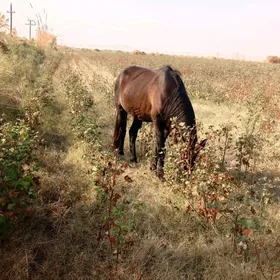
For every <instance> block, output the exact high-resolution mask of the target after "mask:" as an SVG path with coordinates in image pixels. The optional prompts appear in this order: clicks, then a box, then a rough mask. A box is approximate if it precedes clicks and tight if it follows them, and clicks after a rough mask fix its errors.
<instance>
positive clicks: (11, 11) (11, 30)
mask: <svg viewBox="0 0 280 280" xmlns="http://www.w3.org/2000/svg"><path fill="white" fill-rule="evenodd" d="M7 13H8V14H10V35H11V36H13V14H14V13H15V11H13V4H12V3H11V4H10V11H7Z"/></svg>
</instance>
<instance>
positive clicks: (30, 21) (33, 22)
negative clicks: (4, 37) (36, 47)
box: [25, 19, 36, 40]
mask: <svg viewBox="0 0 280 280" xmlns="http://www.w3.org/2000/svg"><path fill="white" fill-rule="evenodd" d="M28 21H29V23H26V24H25V25H29V40H30V39H31V28H32V26H34V25H36V23H35V20H32V19H28Z"/></svg>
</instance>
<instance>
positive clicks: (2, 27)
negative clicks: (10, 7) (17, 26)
mask: <svg viewBox="0 0 280 280" xmlns="http://www.w3.org/2000/svg"><path fill="white" fill-rule="evenodd" d="M8 28H9V24H8V19H6V17H5V15H3V14H1V13H0V31H7V30H8Z"/></svg>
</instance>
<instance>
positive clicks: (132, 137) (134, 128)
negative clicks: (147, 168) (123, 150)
mask: <svg viewBox="0 0 280 280" xmlns="http://www.w3.org/2000/svg"><path fill="white" fill-rule="evenodd" d="M141 126H142V121H140V120H139V119H138V118H137V117H134V119H133V123H132V125H131V127H130V129H129V141H130V157H131V158H130V161H131V162H137V157H136V147H135V142H136V138H137V133H138V130H139V129H140V128H141Z"/></svg>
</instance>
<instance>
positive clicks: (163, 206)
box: [0, 49, 280, 280]
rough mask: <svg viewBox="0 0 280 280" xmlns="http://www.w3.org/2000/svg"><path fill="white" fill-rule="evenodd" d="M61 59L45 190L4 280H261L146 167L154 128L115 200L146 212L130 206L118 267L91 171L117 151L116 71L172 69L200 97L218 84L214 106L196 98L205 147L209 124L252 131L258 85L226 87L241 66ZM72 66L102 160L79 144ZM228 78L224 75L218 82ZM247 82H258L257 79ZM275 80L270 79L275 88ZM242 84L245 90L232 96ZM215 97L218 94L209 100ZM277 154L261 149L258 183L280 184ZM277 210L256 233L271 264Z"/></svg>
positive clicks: (7, 249) (15, 237) (82, 56)
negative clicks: (224, 95) (249, 99)
mask: <svg viewBox="0 0 280 280" xmlns="http://www.w3.org/2000/svg"><path fill="white" fill-rule="evenodd" d="M64 51H65V54H64V59H63V60H62V62H61V64H60V66H59V69H58V70H57V71H56V73H55V74H54V77H53V79H54V80H53V81H54V86H55V90H54V93H53V101H52V103H51V104H52V105H51V106H50V105H49V106H47V107H46V108H44V109H43V111H42V112H43V116H42V117H43V120H42V124H41V127H40V129H41V130H42V133H45V135H48V136H47V137H46V138H47V140H48V145H47V146H46V147H44V148H42V149H40V159H41V162H42V164H43V167H42V169H41V170H40V171H39V176H40V178H41V180H40V181H41V185H40V187H39V189H38V197H37V200H36V204H35V208H34V212H33V213H32V215H31V216H30V217H29V218H26V219H25V221H24V222H22V223H20V224H18V225H17V228H16V229H15V231H14V233H13V234H12V235H11V238H10V240H9V242H5V243H4V244H3V246H2V247H1V249H0V254H1V260H0V275H1V279H129V280H130V279H135V280H136V279H137V280H140V279H141V280H154V279H167V280H168V279H215V280H216V279H217V280H218V279H264V278H263V276H262V274H261V272H260V270H259V268H258V264H259V260H258V256H257V255H256V253H255V251H254V248H253V247H252V248H250V251H249V260H248V261H247V262H245V261H244V256H243V255H242V254H237V253H236V252H234V251H233V246H232V243H231V240H230V238H229V237H228V235H227V234H228V231H229V229H228V224H227V223H226V222H225V221H223V218H221V220H220V221H219V225H220V227H219V230H217V229H216V228H215V227H212V226H211V224H207V223H204V222H202V220H201V219H200V218H199V217H197V215H195V214H194V215H190V214H188V213H186V212H185V208H186V199H185V198H184V196H183V195H182V194H181V193H178V192H177V193H176V192H175V191H174V189H176V187H177V186H176V185H175V184H174V185H170V184H168V183H164V184H162V183H160V182H159V181H158V180H157V179H156V178H155V177H154V176H153V175H152V174H150V172H149V165H148V164H149V159H147V158H146V156H145V154H146V152H147V150H149V149H148V147H147V142H145V141H150V140H147V138H149V137H150V134H151V132H150V131H149V130H148V128H143V129H142V130H141V132H140V135H139V140H138V143H137V145H138V146H137V148H138V150H137V152H138V154H139V160H140V162H139V163H138V164H136V165H134V166H130V167H128V169H127V170H126V171H125V173H124V174H122V175H120V176H119V177H118V180H117V184H116V191H117V192H118V193H120V194H121V196H122V198H123V199H124V200H132V201H134V202H135V203H137V204H141V205H142V206H143V207H139V208H135V207H132V206H131V207H128V208H126V210H125V212H124V214H123V215H124V216H125V217H133V218H134V220H135V230H134V232H133V233H132V237H133V238H132V239H133V243H132V244H131V245H130V246H127V247H125V248H124V250H123V252H122V253H121V259H120V262H119V263H115V262H112V260H111V258H112V255H111V254H110V248H109V243H108V242H107V240H106V239H104V240H98V236H99V233H100V231H101V230H102V227H103V226H104V211H105V208H106V207H105V205H103V204H102V203H101V202H100V200H98V199H97V196H96V190H95V180H94V176H93V175H92V169H93V168H94V167H98V166H100V164H101V163H102V162H103V159H102V157H106V155H108V154H109V155H110V150H109V148H108V145H109V144H110V143H111V136H112V131H113V125H114V107H113V92H112V89H113V82H114V78H115V77H116V75H117V73H118V72H119V70H120V69H121V68H123V67H124V66H127V65H129V64H144V65H149V66H155V65H161V64H164V63H166V62H168V63H171V64H175V65H177V67H178V68H179V69H180V70H182V72H183V73H184V74H183V75H184V80H185V81H186V85H187V87H188V83H187V81H188V82H189V84H190V88H191V89H193V90H194V92H198V93H200V92H201V91H202V90H204V89H205V88H202V89H201V88H198V87H197V85H198V84H199V83H201V81H202V80H203V79H205V81H207V82H209V83H210V82H211V86H212V88H210V87H209V88H208V90H209V92H206V93H205V94H207V93H210V94H209V96H210V98H201V97H202V95H201V94H197V95H194V96H193V97H192V100H193V104H194V109H195V112H196V115H197V119H198V121H199V124H200V125H201V129H200V130H199V133H200V135H199V137H201V138H202V137H203V134H205V133H206V132H207V131H208V130H209V126H210V125H212V124H213V125H215V127H216V128H219V125H221V126H222V127H223V126H225V125H230V124H234V125H236V126H237V128H236V129H235V130H233V133H234V135H235V136H236V137H238V136H239V135H241V133H243V132H244V131H246V129H247V128H248V127H249V125H248V124H246V120H247V119H248V118H249V117H250V111H249V110H248V104H252V103H246V102H245V101H244V99H243V97H244V96H249V95H250V94H251V93H252V91H253V86H252V85H251V84H247V83H246V82H245V81H246V79H243V78H244V77H243V76H242V77H240V79H239V80H238V79H237V78H236V77H235V78H234V79H230V80H226V79H225V77H227V75H228V74H227V71H229V70H228V69H232V68H231V67H235V66H236V64H234V63H233V62H230V61H229V62H227V61H223V60H222V61H221V60H219V59H213V60H208V59H201V60H200V59H194V58H185V60H183V62H182V58H176V57H172V56H157V55H156V56H154V55H145V56H135V55H133V54H125V53H113V52H105V51H102V52H90V51H88V50H86V51H80V50H77V51H74V50H66V49H65V50H64ZM0 59H1V56H0ZM203 63H205V64H203ZM231 63H233V64H232V65H231ZM240 63H241V62H240ZM242 63H243V64H242V67H241V64H239V62H238V63H237V67H238V68H240V69H245V70H246V71H249V70H247V69H255V71H257V72H258V73H262V75H263V76H262V77H265V78H266V77H267V73H268V72H271V71H273V70H274V68H273V69H272V68H267V69H266V68H261V67H265V66H263V65H262V66H260V64H257V65H255V64H254V65H252V64H250V63H246V62H242ZM199 64H200V66H198V65H199ZM183 65H185V66H183ZM201 65H204V66H203V67H202V66H201ZM180 66H182V67H180ZM206 66H207V67H206ZM218 66H219V67H218ZM269 66H270V65H267V67H269ZM69 67H70V69H72V70H75V71H79V72H80V73H81V75H82V77H83V80H84V85H85V86H86V88H87V92H86V93H85V94H86V95H88V96H92V97H93V99H94V102H95V107H94V109H93V111H92V114H93V115H94V118H95V120H96V123H97V128H96V130H97V135H98V138H99V140H100V143H101V147H102V149H103V153H105V156H104V155H103V154H102V153H101V152H99V150H97V149H96V148H95V146H93V144H92V142H90V141H86V140H83V139H78V138H77V137H76V136H75V130H74V129H73V126H72V125H73V114H72V113H71V110H70V105H71V104H70V101H69V99H68V97H67V94H66V92H65V90H64V89H63V87H62V85H61V81H63V79H64V77H65V75H66V74H67V72H69ZM215 67H217V68H215ZM221 67H224V68H221ZM250 67H252V68H250ZM215 69H218V70H217V71H219V74H216V72H215ZM221 69H222V70H221ZM256 69H257V70H256ZM245 70H244V71H245ZM223 71H224V72H225V73H224V76H222V77H221V73H223ZM275 71H276V70H275ZM231 73H232V72H231ZM276 74H277V72H276ZM234 75H235V74H234ZM203 77H204V78H203ZM210 77H212V81H211V79H210ZM248 79H250V80H253V79H254V78H253V77H251V76H250V77H249V78H248ZM258 79H260V77H258ZM274 79H275V77H274V76H273V78H272V80H273V81H274ZM264 80H265V79H264ZM238 81H239V84H237V85H236V87H233V85H234V84H235V83H237V82H238ZM243 82H244V83H243ZM229 86H231V90H232V96H229V97H228V99H227V100H225V101H226V102H221V99H220V98H219V102H216V101H217V99H216V97H217V96H218V95H219V94H220V90H221V89H222V88H224V89H227V88H228V87H229ZM213 88H214V90H213ZM270 90H271V91H270V92H269V91H268V88H266V91H265V93H267V94H268V93H269V94H270V96H271V97H273V98H274V96H276V93H278V88H277V87H276V86H274V87H273V88H271V89H270ZM190 91H192V90H190ZM214 93H216V94H217V95H216V96H212V97H211V94H214ZM10 96H11V97H13V96H14V97H15V94H14V95H13V94H12V92H11V95H10ZM239 97H242V98H241V100H242V102H240V101H238V98H239ZM7 100H8V98H7V99H6V101H7ZM228 100H229V101H230V100H232V102H228ZM229 103H230V105H229ZM276 105H277V106H278V105H279V104H278V103H277V104H273V107H269V110H270V109H271V108H276V107H277V106H276ZM267 106H268V105H267ZM269 106H270V105H269ZM271 106H272V105H271ZM145 127H146V126H145ZM146 129H147V130H146ZM274 129H275V130H274V132H271V133H270V134H269V136H268V138H271V139H270V141H271V142H272V143H274V142H273V141H275V138H274V137H275V135H277V133H279V126H276V128H275V127H274ZM145 133H146V134H145ZM149 139H150V138H149ZM213 141H214V140H213ZM150 144H151V143H149V145H150ZM211 144H212V145H214V144H215V142H210V144H209V145H210V147H211ZM216 144H217V143H216ZM62 148H63V149H62ZM272 150H274V152H275V155H274V156H275V158H273V159H272V158H271V157H270V156H272ZM268 151H269V153H268ZM167 153H168V151H167ZM278 153H279V147H278V146H276V145H275V146H273V147H272V146H271V145H270V144H266V145H264V148H263V151H262V161H263V162H262V164H260V165H259V168H260V169H259V170H258V172H259V175H260V176H261V177H262V176H264V175H267V174H270V175H271V176H272V178H276V177H277V176H278V177H279V176H280V174H279V173H277V174H272V173H269V172H272V170H273V166H275V164H276V163H277V162H278V160H277V156H278ZM231 156H233V155H232V154H230V155H229V158H230V157H231ZM128 157H129V155H128V139H126V149H125V156H124V158H122V159H120V162H121V163H122V162H125V161H126V160H127V159H128ZM278 172H279V171H278ZM125 175H128V176H129V177H130V178H131V179H132V182H127V181H126V180H125V179H124V176H125ZM275 188H277V184H276V183H275ZM278 188H279V187H278ZM277 209H278V206H277V204H276V205H275V204H271V205H269V206H267V208H266V211H265V218H266V221H265V223H266V225H267V228H269V231H270V232H269V233H267V234H264V233H256V236H255V237H254V238H255V239H256V240H262V241H263V242H264V243H265V244H266V246H267V248H268V249H269V250H270V251H269V256H268V257H269V258H270V257H271V255H273V253H275V251H276V250H277V248H276V247H274V242H275V240H277V238H278V241H279V230H280V227H279V217H278V216H279V215H278V214H277V215H278V216H277V215H275V213H277V211H278V210H277ZM278 212H279V211H278ZM260 258H261V263H262V270H263V272H264V273H265V275H266V276H267V277H269V275H270V272H271V271H272V269H273V268H274V269H275V271H274V276H275V278H274V279H277V277H279V269H280V267H279V265H278V266H277V265H274V264H273V265H272V262H270V261H268V258H267V257H266V255H265V253H264V251H261V252H260ZM277 273H278V274H277ZM267 279H269V278H267Z"/></svg>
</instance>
